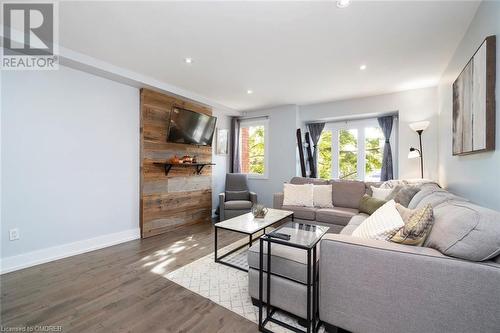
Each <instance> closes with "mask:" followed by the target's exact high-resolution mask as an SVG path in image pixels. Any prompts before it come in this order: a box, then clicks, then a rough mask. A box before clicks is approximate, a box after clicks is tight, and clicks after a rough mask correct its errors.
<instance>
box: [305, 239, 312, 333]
mask: <svg viewBox="0 0 500 333" xmlns="http://www.w3.org/2000/svg"><path fill="white" fill-rule="evenodd" d="M306 295H307V333H310V332H311V250H310V249H308V250H307V294H306Z"/></svg>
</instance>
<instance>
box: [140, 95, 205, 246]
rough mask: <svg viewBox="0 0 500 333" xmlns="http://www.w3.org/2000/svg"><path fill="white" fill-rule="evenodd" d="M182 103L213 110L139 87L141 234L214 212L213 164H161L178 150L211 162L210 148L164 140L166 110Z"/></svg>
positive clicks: (201, 218) (201, 219) (202, 110)
mask: <svg viewBox="0 0 500 333" xmlns="http://www.w3.org/2000/svg"><path fill="white" fill-rule="evenodd" d="M173 107H180V108H184V109H188V110H192V111H195V112H200V113H204V114H208V115H211V114H212V110H211V109H210V108H208V107H206V106H203V105H199V104H196V103H193V102H190V101H187V100H182V99H179V98H176V97H172V96H168V95H165V94H161V93H158V92H155V91H152V90H148V89H142V90H141V185H140V187H141V193H140V198H141V199H140V200H141V204H140V209H141V212H140V218H141V221H140V226H141V236H142V237H143V238H145V237H150V236H154V235H158V234H161V233H164V232H167V231H169V230H172V229H173V228H177V227H179V226H182V225H191V224H195V223H200V222H205V223H208V222H209V221H210V218H211V214H212V199H211V198H212V191H211V187H212V182H211V179H212V177H211V174H212V168H211V167H210V166H206V167H205V168H203V171H202V173H201V174H200V175H197V174H196V172H195V170H196V169H195V168H172V169H171V170H170V172H169V174H168V176H165V171H164V168H163V167H162V166H161V165H155V164H153V163H154V162H165V161H166V160H168V159H169V158H171V157H173V156H174V155H177V156H179V157H182V156H184V155H191V156H193V155H196V157H197V159H198V161H200V162H207V163H210V162H212V149H211V147H200V146H194V145H185V144H176V143H169V142H167V135H168V124H169V120H170V112H171V110H172V108H173Z"/></svg>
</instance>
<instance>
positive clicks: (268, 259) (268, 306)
mask: <svg viewBox="0 0 500 333" xmlns="http://www.w3.org/2000/svg"><path fill="white" fill-rule="evenodd" d="M266 301H267V306H266V310H267V311H266V315H267V316H266V318H269V317H270V316H271V315H270V313H271V242H270V241H267V297H266Z"/></svg>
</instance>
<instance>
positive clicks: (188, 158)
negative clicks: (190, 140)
mask: <svg viewBox="0 0 500 333" xmlns="http://www.w3.org/2000/svg"><path fill="white" fill-rule="evenodd" d="M181 161H182V163H193V158H192V157H191V156H189V155H184V156H182V159H181Z"/></svg>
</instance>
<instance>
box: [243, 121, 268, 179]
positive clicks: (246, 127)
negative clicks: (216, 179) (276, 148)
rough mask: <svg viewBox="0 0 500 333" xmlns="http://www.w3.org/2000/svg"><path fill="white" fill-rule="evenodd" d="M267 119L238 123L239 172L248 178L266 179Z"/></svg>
mask: <svg viewBox="0 0 500 333" xmlns="http://www.w3.org/2000/svg"><path fill="white" fill-rule="evenodd" d="M267 131H268V121H267V119H260V120H242V121H241V123H240V164H241V172H242V173H246V174H248V175H249V176H250V177H255V178H260V177H263V178H264V177H267V150H268V149H267V141H266V135H267Z"/></svg>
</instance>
